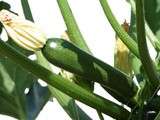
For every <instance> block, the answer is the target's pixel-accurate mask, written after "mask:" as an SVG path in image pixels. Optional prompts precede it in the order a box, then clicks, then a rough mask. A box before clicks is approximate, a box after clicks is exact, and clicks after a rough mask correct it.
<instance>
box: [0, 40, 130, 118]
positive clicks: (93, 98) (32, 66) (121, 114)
mask: <svg viewBox="0 0 160 120" xmlns="http://www.w3.org/2000/svg"><path fill="white" fill-rule="evenodd" d="M0 51H1V53H2V54H4V55H5V56H7V57H8V58H10V59H12V60H13V61H14V62H15V63H17V64H19V65H21V66H22V67H23V68H24V69H26V70H28V71H30V72H31V73H33V74H34V75H36V76H37V77H39V78H40V79H42V80H44V81H45V82H47V83H48V84H49V85H51V86H53V87H55V88H57V89H59V90H60V91H62V92H64V93H66V94H68V95H69V96H71V97H73V98H75V99H77V100H79V101H81V102H83V103H85V104H87V105H89V106H91V107H93V108H95V109H97V110H100V111H102V112H103V113H105V114H108V115H110V116H112V117H113V118H116V119H127V118H128V116H129V112H128V111H127V110H126V109H124V108H123V107H121V106H119V105H117V104H115V103H113V102H111V101H109V100H107V99H104V98H103V97H100V96H98V95H94V94H91V93H90V92H88V91H86V90H85V89H83V88H81V87H80V86H78V85H76V84H74V83H71V82H69V81H68V80H66V79H65V78H62V77H60V76H58V75H56V74H54V73H52V72H51V71H49V70H47V69H46V68H44V67H42V66H40V65H38V64H36V63H35V62H33V61H31V60H29V59H28V58H27V57H25V56H24V55H23V54H21V53H20V52H18V51H16V50H15V49H14V48H12V47H11V46H9V45H8V44H6V43H5V42H3V41H2V40H0Z"/></svg>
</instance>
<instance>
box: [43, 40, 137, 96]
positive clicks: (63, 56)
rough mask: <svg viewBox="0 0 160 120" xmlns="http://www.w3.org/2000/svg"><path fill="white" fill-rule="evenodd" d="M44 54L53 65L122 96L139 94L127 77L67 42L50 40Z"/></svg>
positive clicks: (44, 48)
mask: <svg viewBox="0 0 160 120" xmlns="http://www.w3.org/2000/svg"><path fill="white" fill-rule="evenodd" d="M42 53H43V55H44V56H45V57H46V59H47V60H48V61H49V62H50V63H52V64H53V65H56V66H58V67H60V68H63V69H65V70H67V71H69V72H72V73H75V74H77V75H80V76H82V77H84V78H86V79H88V80H93V81H95V82H98V83H100V84H101V85H102V86H105V87H107V88H109V89H111V90H112V91H114V92H115V93H117V94H119V95H120V96H124V97H125V98H129V99H130V98H131V97H133V96H134V95H135V94H136V92H137V86H136V85H135V84H134V82H133V81H132V80H131V79H130V78H129V77H128V76H127V75H125V74H124V73H122V72H120V71H118V70H117V69H115V68H113V67H112V66H110V65H108V64H106V63H104V62H102V61H101V60H99V59H97V58H95V57H93V56H91V55H90V54H88V53H86V52H84V51H83V50H81V49H80V48H78V47H76V46H75V45H73V44H72V43H70V42H68V41H66V40H63V39H59V38H51V39H48V41H47V42H46V45H45V46H44V47H43V48H42Z"/></svg>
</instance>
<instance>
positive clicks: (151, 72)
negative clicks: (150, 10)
mask: <svg viewBox="0 0 160 120" xmlns="http://www.w3.org/2000/svg"><path fill="white" fill-rule="evenodd" d="M136 21H137V39H138V48H139V53H140V59H141V62H142V65H143V67H144V69H145V72H146V74H147V75H148V78H149V82H150V83H151V84H152V87H153V91H155V90H156V89H157V86H158V85H159V79H158V75H157V72H156V69H155V65H154V64H153V62H152V60H151V58H150V55H149V51H148V48H147V41H146V35H145V26H144V25H145V24H144V6H143V0H136Z"/></svg>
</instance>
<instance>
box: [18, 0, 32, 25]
mask: <svg viewBox="0 0 160 120" xmlns="http://www.w3.org/2000/svg"><path fill="white" fill-rule="evenodd" d="M21 5H22V8H23V13H25V14H24V16H25V18H26V19H27V20H30V21H32V22H34V19H33V17H32V12H31V9H30V6H29V3H28V0H21Z"/></svg>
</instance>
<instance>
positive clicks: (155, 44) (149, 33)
mask: <svg viewBox="0 0 160 120" xmlns="http://www.w3.org/2000/svg"><path fill="white" fill-rule="evenodd" d="M129 2H130V5H131V8H132V11H133V13H134V14H135V15H136V7H135V1H134V0H129ZM145 30H146V35H147V37H148V38H149V40H150V42H151V44H152V45H153V47H154V48H155V49H156V50H157V51H160V42H159V40H158V39H157V37H156V36H155V35H154V33H153V32H152V30H151V28H150V27H149V25H148V23H147V21H146V20H145Z"/></svg>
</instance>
